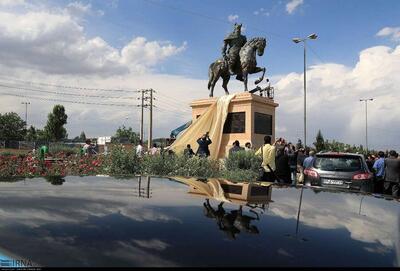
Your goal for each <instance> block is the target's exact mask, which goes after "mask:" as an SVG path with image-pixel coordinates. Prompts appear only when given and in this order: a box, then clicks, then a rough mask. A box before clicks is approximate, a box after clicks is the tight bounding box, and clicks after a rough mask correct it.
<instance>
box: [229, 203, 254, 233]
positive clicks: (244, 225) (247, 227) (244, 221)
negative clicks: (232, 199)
mask: <svg viewBox="0 0 400 271" xmlns="http://www.w3.org/2000/svg"><path fill="white" fill-rule="evenodd" d="M236 212H237V215H236V219H235V222H234V225H235V227H236V228H238V229H239V230H241V231H245V232H248V233H256V234H258V233H259V231H258V228H257V227H256V226H254V225H251V221H252V220H260V217H259V216H258V214H257V213H256V212H254V211H253V213H254V214H255V215H256V217H251V216H248V215H243V211H242V206H241V205H240V207H239V210H238V211H236ZM250 212H252V210H250Z"/></svg>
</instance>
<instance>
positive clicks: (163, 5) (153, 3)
mask: <svg viewBox="0 0 400 271" xmlns="http://www.w3.org/2000/svg"><path fill="white" fill-rule="evenodd" d="M143 1H145V2H147V3H149V4H151V5H154V6H158V7H163V8H168V9H171V10H175V11H180V12H184V13H187V14H190V15H194V16H197V17H202V18H205V19H208V20H212V21H215V22H219V23H223V24H229V25H232V23H230V22H228V21H225V20H222V19H218V18H215V17H212V16H208V15H204V14H201V13H198V12H194V11H191V10H187V9H182V8H178V7H175V6H169V5H165V4H161V3H158V2H154V1H152V0H143ZM247 28H249V29H253V30H257V31H259V32H263V33H265V34H268V35H273V36H276V37H279V38H284V39H290V38H288V37H285V36H282V35H280V34H277V33H272V32H266V31H264V30H262V29H259V28H256V27H253V26H249V25H248V26H247Z"/></svg>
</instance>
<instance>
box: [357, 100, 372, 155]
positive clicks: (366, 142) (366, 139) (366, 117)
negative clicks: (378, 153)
mask: <svg viewBox="0 0 400 271" xmlns="http://www.w3.org/2000/svg"><path fill="white" fill-rule="evenodd" d="M373 100H374V99H373V98H368V99H360V102H365V149H366V151H367V153H368V101H373Z"/></svg>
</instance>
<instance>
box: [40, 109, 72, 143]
mask: <svg viewBox="0 0 400 271" xmlns="http://www.w3.org/2000/svg"><path fill="white" fill-rule="evenodd" d="M67 119H68V116H67V115H66V114H65V108H64V106H62V105H59V104H58V105H55V106H54V107H53V112H52V113H49V115H48V116H47V124H46V126H45V127H44V132H45V134H46V136H47V138H48V139H49V140H54V141H58V140H60V139H63V138H67V136H68V134H67V130H66V129H65V128H64V125H65V124H67Z"/></svg>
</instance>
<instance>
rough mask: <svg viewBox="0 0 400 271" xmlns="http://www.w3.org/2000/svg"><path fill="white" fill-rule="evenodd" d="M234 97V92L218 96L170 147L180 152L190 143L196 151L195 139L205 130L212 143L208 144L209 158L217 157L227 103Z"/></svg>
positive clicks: (226, 113)
mask: <svg viewBox="0 0 400 271" xmlns="http://www.w3.org/2000/svg"><path fill="white" fill-rule="evenodd" d="M234 97H235V94H231V95H225V96H222V97H220V98H218V100H216V102H215V103H214V104H212V105H211V106H210V107H209V108H208V109H207V111H205V112H204V113H203V114H202V115H201V116H200V117H199V118H198V119H197V120H195V121H194V122H193V123H192V124H191V125H190V126H189V127H188V128H187V129H186V130H185V131H183V132H182V134H181V135H180V136H179V137H178V138H177V139H176V140H175V142H174V143H172V145H171V146H170V149H171V150H173V151H174V152H175V153H182V152H183V150H184V149H185V148H186V145H187V144H190V145H191V147H192V149H193V151H194V152H196V151H197V148H198V146H199V145H198V144H197V139H199V138H200V137H201V136H202V135H203V134H205V133H206V132H209V136H210V139H211V141H212V144H211V145H209V149H210V158H212V159H217V158H218V153H219V149H220V145H221V138H222V132H223V129H224V124H225V120H226V117H227V115H228V108H229V104H230V102H231V100H232V99H233V98H234Z"/></svg>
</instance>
